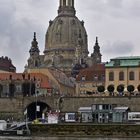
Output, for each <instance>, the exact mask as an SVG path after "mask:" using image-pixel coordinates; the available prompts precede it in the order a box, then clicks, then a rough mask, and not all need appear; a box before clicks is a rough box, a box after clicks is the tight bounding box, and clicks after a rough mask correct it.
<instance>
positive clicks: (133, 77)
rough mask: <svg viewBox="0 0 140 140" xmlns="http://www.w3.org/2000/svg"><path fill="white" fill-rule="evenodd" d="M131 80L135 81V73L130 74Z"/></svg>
mask: <svg viewBox="0 0 140 140" xmlns="http://www.w3.org/2000/svg"><path fill="white" fill-rule="evenodd" d="M129 80H135V74H134V72H133V71H131V72H130V73H129Z"/></svg>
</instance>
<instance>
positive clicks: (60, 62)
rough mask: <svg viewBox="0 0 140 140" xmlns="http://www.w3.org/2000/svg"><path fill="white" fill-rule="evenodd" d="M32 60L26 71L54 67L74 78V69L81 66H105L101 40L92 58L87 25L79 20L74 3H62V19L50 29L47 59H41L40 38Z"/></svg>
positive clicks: (70, 0) (63, 0)
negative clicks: (103, 64)
mask: <svg viewBox="0 0 140 140" xmlns="http://www.w3.org/2000/svg"><path fill="white" fill-rule="evenodd" d="M29 53H30V58H29V59H28V64H27V66H26V70H27V71H28V69H34V68H51V67H54V68H56V69H59V70H61V71H63V72H64V73H66V74H67V75H70V74H71V71H72V68H73V67H74V66H75V65H77V64H79V65H81V64H86V66H92V65H93V64H95V63H100V62H101V56H102V55H101V53H100V47H99V45H98V38H96V43H95V46H94V52H93V53H92V54H91V56H90V57H89V56H88V54H89V52H88V35H87V32H86V29H85V27H84V21H80V20H79V19H78V18H77V17H76V10H75V8H74V0H59V8H58V15H57V17H56V18H55V19H54V20H50V21H49V27H48V30H47V32H46V35H45V49H44V55H40V51H39V47H38V42H37V40H36V34H35V33H34V39H33V41H32V46H31V49H30V51H29Z"/></svg>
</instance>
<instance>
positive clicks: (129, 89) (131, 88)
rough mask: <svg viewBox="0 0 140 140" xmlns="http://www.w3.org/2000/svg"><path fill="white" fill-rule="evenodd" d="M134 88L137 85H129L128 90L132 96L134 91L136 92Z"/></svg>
mask: <svg viewBox="0 0 140 140" xmlns="http://www.w3.org/2000/svg"><path fill="white" fill-rule="evenodd" d="M134 90H135V87H134V86H133V85H128V86H127V91H128V92H129V93H130V96H131V94H132V92H134Z"/></svg>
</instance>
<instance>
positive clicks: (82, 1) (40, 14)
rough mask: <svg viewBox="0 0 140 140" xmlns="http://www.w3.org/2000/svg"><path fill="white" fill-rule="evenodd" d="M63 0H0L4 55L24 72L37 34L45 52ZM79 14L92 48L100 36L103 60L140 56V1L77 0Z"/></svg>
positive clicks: (0, 40)
mask: <svg viewBox="0 0 140 140" xmlns="http://www.w3.org/2000/svg"><path fill="white" fill-rule="evenodd" d="M58 5H59V0H0V56H8V57H10V58H11V59H12V61H13V64H14V65H15V66H16V67H17V72H22V71H23V70H24V66H25V64H26V63H27V58H28V57H29V49H30V46H31V41H32V39H33V32H37V39H38V42H39V47H40V50H41V53H43V50H44V48H45V47H44V46H45V45H44V44H45V33H46V31H47V28H48V25H49V20H53V19H54V18H55V17H56V15H57V10H58ZM75 8H76V11H77V13H76V15H77V17H78V18H79V19H80V20H84V22H85V27H86V30H87V34H88V48H89V51H90V53H91V52H92V51H93V46H94V43H95V38H96V36H98V37H99V43H100V47H101V53H102V55H103V61H109V60H110V58H114V57H117V56H134V55H137V56H138V55H140V46H139V45H140V0H75Z"/></svg>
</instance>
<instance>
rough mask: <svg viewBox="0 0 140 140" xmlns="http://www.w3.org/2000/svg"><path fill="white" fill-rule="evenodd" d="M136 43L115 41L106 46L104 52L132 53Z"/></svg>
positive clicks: (116, 53)
mask: <svg viewBox="0 0 140 140" xmlns="http://www.w3.org/2000/svg"><path fill="white" fill-rule="evenodd" d="M133 50H134V45H133V44H132V43H131V42H130V41H126V42H125V41H115V42H113V43H108V44H106V45H105V46H104V50H103V51H104V53H106V54H111V55H126V54H129V55H131V54H132V52H133Z"/></svg>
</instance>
